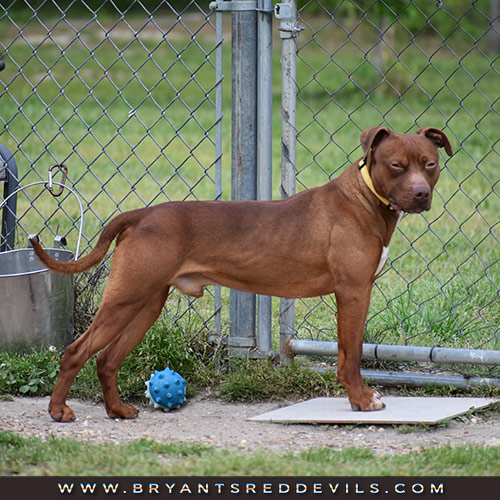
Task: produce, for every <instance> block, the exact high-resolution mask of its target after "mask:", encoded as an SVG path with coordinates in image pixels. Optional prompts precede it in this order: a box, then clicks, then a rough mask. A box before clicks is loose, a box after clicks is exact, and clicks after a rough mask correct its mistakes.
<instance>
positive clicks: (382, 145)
mask: <svg viewBox="0 0 500 500" xmlns="http://www.w3.org/2000/svg"><path fill="white" fill-rule="evenodd" d="M361 146H362V148H363V151H364V158H363V159H362V160H361V161H360V162H356V163H355V164H353V165H351V166H350V167H349V168H348V169H346V170H345V172H344V173H342V175H340V176H339V177H338V178H336V179H334V180H333V181H331V182H329V183H328V184H326V185H324V186H321V187H318V188H314V189H309V190H306V191H302V192H300V193H298V194H295V195H293V196H291V197H289V198H287V199H285V200H280V201H268V202H264V201H249V202H221V201H201V202H200V201H190V202H168V203H163V204H161V205H157V206H153V207H149V208H143V209H140V210H134V211H131V212H126V213H123V214H121V215H118V216H117V217H116V218H114V219H113V220H112V221H111V222H110V223H109V224H108V225H107V226H106V227H105V228H104V230H103V232H102V234H101V237H100V238H99V241H98V242H97V245H96V247H95V248H94V249H93V250H92V252H90V254H88V255H87V256H85V257H83V258H81V259H78V260H77V261H75V262H59V261H56V260H54V259H52V258H50V257H49V256H48V255H47V254H46V253H45V252H44V251H43V249H42V248H41V246H40V244H39V243H38V242H36V241H32V244H33V247H34V249H35V251H36V254H37V256H38V257H39V258H40V260H41V261H42V262H43V263H44V264H45V265H46V266H47V267H49V268H50V269H53V270H54V271H57V272H60V273H77V272H80V271H83V270H85V269H88V268H90V267H91V266H94V265H95V264H97V263H98V262H100V261H101V260H102V259H103V258H104V256H105V254H106V252H107V250H108V248H109V246H110V244H111V242H112V241H113V240H114V239H115V238H116V237H118V238H117V243H116V249H115V253H114V257H113V264H112V266H111V273H110V276H109V283H108V286H107V288H106V291H105V293H104V297H103V300H102V304H101V307H100V309H99V311H98V312H97V314H96V316H95V319H94V321H93V323H92V325H91V326H90V327H89V329H88V330H87V331H86V332H85V334H84V335H83V336H82V337H80V338H79V339H77V340H76V341H75V342H73V344H71V345H70V346H69V347H68V348H67V349H66V352H65V354H64V357H63V360H62V362H61V370H60V373H59V378H58V379H57V383H56V386H55V388H54V392H53V393H52V397H51V400H50V405H49V411H50V415H51V416H52V417H53V418H54V419H55V420H57V421H63V422H66V421H70V420H73V419H74V417H75V415H74V413H73V411H72V410H71V408H70V407H69V406H67V404H66V397H67V394H68V391H69V389H70V386H71V384H72V382H73V380H74V378H75V376H76V374H77V373H78V372H79V371H80V369H81V368H82V367H83V365H84V364H85V363H86V361H87V360H88V359H89V358H90V357H91V356H92V355H93V354H95V353H96V352H98V351H101V350H102V352H101V353H100V355H99V356H98V358H97V372H98V376H99V380H100V382H101V386H102V390H103V395H104V403H105V405H106V410H107V412H108V415H109V416H110V417H113V418H115V417H122V418H133V417H136V416H137V413H138V412H137V410H136V409H135V408H133V407H132V406H129V405H124V404H122V402H121V401H120V398H119V396H118V390H117V389H118V388H117V374H118V370H119V368H120V365H121V364H122V362H123V360H124V359H125V357H126V356H127V355H128V354H129V353H130V352H131V351H132V349H134V347H135V346H136V345H137V344H138V343H139V342H140V340H141V339H142V337H143V336H144V334H145V333H146V331H147V330H148V329H149V328H150V327H151V325H152V324H153V323H154V321H155V320H156V319H157V317H158V315H159V314H160V312H161V310H162V307H163V304H164V302H165V300H166V298H167V295H168V292H169V289H170V287H171V286H175V287H177V288H178V289H179V290H181V291H182V292H184V293H185V294H188V295H193V296H195V297H200V296H201V295H202V294H203V288H204V287H205V286H206V285H215V284H219V285H223V286H227V287H231V288H237V289H239V290H244V291H247V292H253V293H259V294H267V295H275V296H280V297H288V298H297V297H312V296H317V295H324V294H330V293H332V292H335V295H336V299H337V309H338V345H339V355H338V378H339V380H340V381H341V382H342V384H343V385H344V386H345V388H346V390H347V394H348V397H349V400H350V401H351V404H352V407H353V409H360V410H363V411H367V410H380V409H382V408H384V404H383V403H382V401H381V400H380V395H379V394H378V393H377V392H376V391H374V390H372V389H368V388H366V387H365V386H364V384H363V381H362V379H361V375H360V368H359V365H360V360H361V350H362V342H363V331H364V325H365V321H366V316H367V313H368V306H369V303H370V295H371V289H372V285H373V282H374V280H375V278H376V277H377V275H378V274H379V273H380V271H381V269H382V267H383V263H384V262H385V257H386V255H387V252H386V250H387V247H388V245H389V241H390V239H391V236H392V233H393V231H394V229H395V227H396V224H397V222H398V219H399V215H400V212H401V211H404V212H409V213H420V212H422V211H423V210H428V209H429V208H430V206H431V198H432V189H433V187H434V185H435V184H436V181H437V180H438V177H439V165H438V162H439V154H438V150H437V148H441V147H444V148H445V150H446V153H448V155H451V154H452V150H451V146H450V143H449V141H448V138H447V137H446V135H445V134H444V133H443V132H442V131H441V130H438V129H435V128H423V129H420V130H418V131H417V132H416V133H415V134H408V135H399V134H396V133H394V132H392V131H390V130H389V129H387V128H385V127H374V128H370V129H368V130H365V131H364V132H363V133H362V134H361Z"/></svg>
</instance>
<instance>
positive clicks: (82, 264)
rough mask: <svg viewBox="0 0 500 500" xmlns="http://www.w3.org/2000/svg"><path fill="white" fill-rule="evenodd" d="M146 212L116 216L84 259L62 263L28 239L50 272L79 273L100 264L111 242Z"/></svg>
mask: <svg viewBox="0 0 500 500" xmlns="http://www.w3.org/2000/svg"><path fill="white" fill-rule="evenodd" d="M146 212H147V209H141V210H133V211H131V212H125V213H123V214H120V215H118V216H117V217H115V218H114V219H113V220H112V221H111V222H110V223H109V224H108V225H107V226H106V227H105V228H104V229H103V231H102V233H101V236H100V237H99V240H98V241H97V244H96V246H95V247H94V249H93V250H92V251H91V252H90V253H89V254H88V255H86V256H85V257H82V258H81V259H78V260H74V261H71V262H63V261H60V260H56V259H54V258H52V257H51V256H50V255H49V254H48V253H47V252H46V251H45V250H44V249H43V248H42V245H40V243H39V242H38V240H36V239H33V238H30V242H31V245H32V246H33V250H34V251H35V254H36V256H37V257H38V258H39V259H40V261H41V262H42V263H43V264H44V265H45V266H46V267H48V268H49V269H51V270H52V271H55V272H57V273H62V274H73V273H80V272H82V271H85V270H87V269H90V268H91V267H92V266H95V265H96V264H98V263H99V262H101V260H102V259H104V257H105V255H106V253H107V251H108V249H109V247H110V245H111V243H112V241H113V240H114V239H115V238H116V237H117V236H118V235H119V234H120V233H122V232H123V231H125V230H126V229H128V228H129V227H133V226H135V225H137V223H138V222H139V221H141V220H142V219H143V218H144V216H145V215H146Z"/></svg>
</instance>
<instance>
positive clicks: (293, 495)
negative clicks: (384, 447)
mask: <svg viewBox="0 0 500 500" xmlns="http://www.w3.org/2000/svg"><path fill="white" fill-rule="evenodd" d="M110 498H119V499H133V498H137V499H145V498H148V499H173V498H176V499H178V498H203V499H228V498H251V499H262V498H265V499H276V498H279V499H302V500H306V499H307V500H309V499H316V500H319V499H324V498H331V499H334V500H335V499H354V498H356V499H358V498H359V499H366V498H372V499H384V500H393V499H401V500H406V499H414V500H428V499H433V500H436V499H439V500H441V499H442V500H445V499H446V500H448V499H449V500H498V499H499V498H500V479H499V478H498V477H168V476H167V477H5V476H4V477H0V500H58V499H61V500H64V499H68V500H81V499H92V500H103V499H107V500H109V499H110Z"/></svg>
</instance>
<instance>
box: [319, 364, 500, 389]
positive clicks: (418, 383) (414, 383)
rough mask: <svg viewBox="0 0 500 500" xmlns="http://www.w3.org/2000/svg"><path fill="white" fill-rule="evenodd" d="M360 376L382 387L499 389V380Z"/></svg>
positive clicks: (389, 374) (369, 373) (394, 374)
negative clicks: (492, 387) (489, 387)
mask: <svg viewBox="0 0 500 500" xmlns="http://www.w3.org/2000/svg"><path fill="white" fill-rule="evenodd" d="M310 369H311V370H313V371H318V372H326V371H328V370H329V369H328V368H323V367H311V368H310ZM361 376H362V377H363V378H364V379H365V380H366V381H368V382H371V383H373V384H379V385H384V386H401V385H406V386H408V387H423V386H426V385H435V386H439V387H448V386H453V387H457V388H458V389H469V388H471V387H484V386H486V385H490V386H494V387H500V379H498V378H487V377H463V376H460V375H443V374H430V373H412V372H385V371H378V370H361Z"/></svg>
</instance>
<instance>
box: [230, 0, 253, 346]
mask: <svg viewBox="0 0 500 500" xmlns="http://www.w3.org/2000/svg"><path fill="white" fill-rule="evenodd" d="M238 3H240V0H237V1H236V2H235V4H236V5H237V4H238ZM231 16H232V23H231V24H232V41H231V45H232V50H231V53H232V64H231V71H232V86H231V99H232V120H231V131H232V137H231V199H232V200H235V201H236V200H255V199H257V128H256V123H257V12H256V11H255V10H242V11H239V10H237V11H233V12H232V14H231ZM255 310H256V300H255V295H253V294H250V293H247V292H241V291H237V290H231V292H230V319H231V327H230V332H229V340H228V341H229V352H230V353H232V354H240V355H246V354H247V353H248V351H249V350H250V349H252V348H254V347H255Z"/></svg>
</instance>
